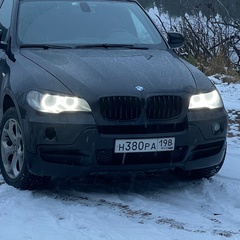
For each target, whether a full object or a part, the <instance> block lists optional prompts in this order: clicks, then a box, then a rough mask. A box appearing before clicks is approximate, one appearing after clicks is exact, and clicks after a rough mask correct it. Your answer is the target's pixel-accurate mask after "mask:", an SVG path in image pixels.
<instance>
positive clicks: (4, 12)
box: [0, 0, 13, 41]
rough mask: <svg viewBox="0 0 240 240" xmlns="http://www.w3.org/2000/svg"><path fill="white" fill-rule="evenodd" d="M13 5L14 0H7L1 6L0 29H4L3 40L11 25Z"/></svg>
mask: <svg viewBox="0 0 240 240" xmlns="http://www.w3.org/2000/svg"><path fill="white" fill-rule="evenodd" d="M12 6H13V0H5V1H3V3H2V5H1V8H0V30H1V31H2V38H1V40H2V41H4V40H5V39H6V35H7V31H8V29H9V26H10V22H11V13H12Z"/></svg>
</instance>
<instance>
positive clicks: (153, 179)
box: [0, 78, 240, 240]
mask: <svg viewBox="0 0 240 240" xmlns="http://www.w3.org/2000/svg"><path fill="white" fill-rule="evenodd" d="M212 80H213V81H215V82H216V85H217V87H218V89H219V91H220V92H221V93H222V97H223V100H224V102H225V105H226V108H227V110H228V111H229V116H230V124H229V125H230V126H229V137H228V151H227V157H226V161H225V164H224V166H223V168H222V170H221V171H220V172H219V173H218V174H217V175H216V176H214V177H213V178H212V179H211V180H201V181H192V182H186V181H180V180H179V179H176V178H175V177H173V176H171V175H169V174H168V173H162V174H159V175H153V174H152V175H142V174H138V175H134V176H116V175H115V176H98V177H89V178H86V179H82V180H74V181H73V180H72V181H63V180H62V181H61V180H59V179H56V180H53V181H52V183H51V186H50V188H49V189H46V190H37V191H32V192H31V191H20V190H17V189H14V188H12V187H10V186H8V185H7V184H5V183H4V181H3V179H2V177H1V175H0V240H43V239H44V240H55V239H56V240H100V239H102V240H135V239H136V240H224V239H231V240H235V239H238V240H240V171H239V170H240V148H239V146H240V132H239V128H240V126H239V124H240V84H224V83H222V82H221V81H218V80H217V79H214V78H212Z"/></svg>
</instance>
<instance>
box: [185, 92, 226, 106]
mask: <svg viewBox="0 0 240 240" xmlns="http://www.w3.org/2000/svg"><path fill="white" fill-rule="evenodd" d="M221 107H223V103H222V99H221V97H220V95H219V93H218V91H217V90H214V91H212V92H209V93H202V94H198V95H193V96H192V97H191V98H190V103H189V109H198V108H209V109H214V108H221Z"/></svg>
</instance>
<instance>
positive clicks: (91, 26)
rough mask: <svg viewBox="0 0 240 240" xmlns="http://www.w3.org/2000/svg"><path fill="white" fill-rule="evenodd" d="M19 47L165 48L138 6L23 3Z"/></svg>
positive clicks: (101, 3)
mask: <svg viewBox="0 0 240 240" xmlns="http://www.w3.org/2000/svg"><path fill="white" fill-rule="evenodd" d="M17 35H18V40H19V41H20V45H22V46H23V45H25V46H26V45H28V44H33V45H37V44H51V45H63V46H64V45H72V46H74V45H75V46H78V47H79V46H80V47H81V46H86V45H92V46H93V45H101V44H103V45H104V46H111V45H114V46H117V45H130V44H131V45H134V46H135V45H141V46H148V47H151V46H157V47H164V48H165V47H166V45H165V43H164V41H163V39H162V38H161V35H160V34H159V32H158V31H157V29H156V28H155V26H154V25H153V24H152V22H151V21H150V20H149V18H148V17H147V15H146V14H145V13H144V11H143V10H142V9H141V8H140V7H139V6H138V5H137V3H135V2H125V1H105V0H103V1H86V2H84V1H82V0H81V1H69V0H65V1H61V0H60V1H56V0H48V1H45V0H41V1H36V0H35V1H31V0H23V1H21V2H20V6H19V14H18V30H17Z"/></svg>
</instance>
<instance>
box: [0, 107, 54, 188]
mask: <svg viewBox="0 0 240 240" xmlns="http://www.w3.org/2000/svg"><path fill="white" fill-rule="evenodd" d="M0 140H1V146H0V168H1V172H2V175H3V178H4V180H5V182H6V183H7V184H9V185H11V186H13V187H15V188H19V189H22V190H33V189H36V188H38V187H40V186H43V185H45V184H46V183H47V182H48V181H49V179H50V178H49V177H45V176H36V175H33V174H31V173H30V172H29V171H28V167H27V161H26V159H25V151H26V149H25V144H24V133H23V131H22V127H21V124H20V122H19V119H18V115H17V112H16V109H15V108H10V109H8V110H7V111H6V112H5V113H4V115H3V119H2V123H1V134H0Z"/></svg>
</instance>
